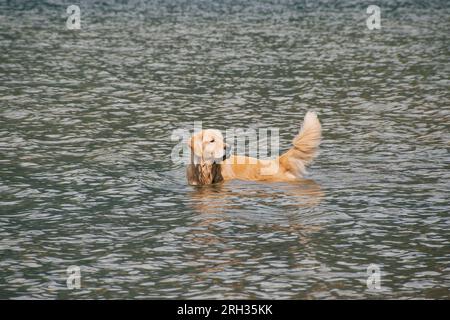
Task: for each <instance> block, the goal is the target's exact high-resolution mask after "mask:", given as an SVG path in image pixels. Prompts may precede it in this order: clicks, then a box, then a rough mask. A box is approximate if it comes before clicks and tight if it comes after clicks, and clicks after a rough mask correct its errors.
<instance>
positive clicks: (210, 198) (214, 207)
mask: <svg viewBox="0 0 450 320" xmlns="http://www.w3.org/2000/svg"><path fill="white" fill-rule="evenodd" d="M189 195H190V198H191V200H192V201H191V202H190V203H191V205H192V208H193V209H194V210H195V211H196V212H197V213H199V214H219V213H226V212H230V211H239V209H243V208H245V207H246V206H247V205H254V207H253V209H254V210H255V211H256V210H258V205H259V204H260V205H261V204H262V205H265V204H268V203H270V202H276V203H275V204H277V203H278V204H279V205H280V206H286V207H288V208H289V209H295V208H298V209H299V208H306V207H313V206H315V205H317V204H318V203H319V202H320V200H321V199H322V197H323V191H322V190H321V188H320V185H319V184H317V183H316V182H315V181H314V180H308V179H303V180H300V181H298V182H295V183H268V184H267V183H266V184H261V183H258V182H250V183H247V182H242V183H241V184H239V185H238V186H237V185H236V184H235V183H218V184H213V185H206V186H196V187H194V188H193V189H192V191H191V192H190V194H189Z"/></svg>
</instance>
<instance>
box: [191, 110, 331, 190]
mask: <svg viewBox="0 0 450 320" xmlns="http://www.w3.org/2000/svg"><path fill="white" fill-rule="evenodd" d="M321 131H322V129H321V125H320V122H319V120H318V118H317V115H316V114H315V113H314V112H310V111H309V112H307V113H306V115H305V119H304V121H303V125H302V127H301V129H300V131H299V133H298V134H297V136H296V137H295V138H294V140H293V141H292V147H291V148H290V149H289V150H288V151H287V152H285V153H284V154H282V155H281V156H279V157H277V158H275V159H271V160H262V159H256V158H251V157H246V156H239V155H238V156H230V157H229V158H227V159H225V158H226V153H227V151H228V150H229V146H228V145H227V144H226V143H225V142H224V141H223V136H222V134H221V133H220V131H218V130H212V129H208V130H202V131H201V132H199V133H197V134H195V135H194V136H192V137H191V139H190V141H189V146H190V148H191V163H190V164H189V165H188V167H187V180H188V183H189V184H191V185H204V184H213V183H217V182H221V181H226V180H232V179H240V180H252V181H267V182H274V181H296V180H298V179H301V178H302V176H303V174H304V172H305V166H306V165H308V164H309V163H311V161H312V160H313V159H314V158H315V157H316V155H317V152H318V148H319V144H320V140H321ZM222 158H223V159H222ZM222 160H223V161H222Z"/></svg>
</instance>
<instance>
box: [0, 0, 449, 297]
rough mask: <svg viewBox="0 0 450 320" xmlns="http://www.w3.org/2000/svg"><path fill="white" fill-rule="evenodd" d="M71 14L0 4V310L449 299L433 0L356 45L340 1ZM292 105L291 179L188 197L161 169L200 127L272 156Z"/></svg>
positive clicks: (445, 141) (439, 43)
mask: <svg viewBox="0 0 450 320" xmlns="http://www.w3.org/2000/svg"><path fill="white" fill-rule="evenodd" d="M70 4H71V3H70ZM68 5H69V4H68V3H67V2H65V1H46V2H40V1H6V2H4V1H1V2H0V298H16V299H17V298H34V299H44V298H45V299H46V298H49V299H55V298H56V299H62V298H64V299H67V298H78V299H85V298H147V299H149V298H150V299H153V298H163V299H170V298H183V299H191V298H211V299H215V298H244V299H246V298H257V299H260V298H268V299H280V298H286V299H306V298H308V299H324V298H326V299H329V298H340V299H342V298H377V299H392V298H402V299H404V298H447V299H448V298H450V293H449V288H450V266H449V264H450V250H449V249H450V247H449V240H450V236H449V228H450V219H449V211H450V204H449V192H450V183H449V179H450V172H449V168H450V157H449V146H450V145H449V141H450V134H449V132H450V130H449V129H450V125H449V124H450V95H449V87H450V80H449V74H450V64H449V59H450V47H449V44H450V41H449V40H450V39H449V38H450V33H449V30H450V6H449V4H448V2H447V1H444V0H442V1H423V2H421V1H386V0H385V1H377V5H379V6H380V8H381V19H382V20H381V30H373V31H370V30H368V28H367V27H366V22H365V21H366V18H367V16H368V15H367V14H366V8H367V5H368V3H365V2H359V1H320V2H311V1H305V0H302V1H260V2H258V1H255V0H251V1H200V0H195V1H181V0H180V1H157V2H156V1H148V2H145V1H78V5H79V6H80V9H81V29H80V30H67V29H66V19H67V14H66V8H67V6H68ZM307 110H315V111H317V113H318V114H319V118H320V120H321V122H322V125H323V143H322V146H321V153H320V155H319V157H318V158H317V160H316V161H315V162H314V163H313V165H312V166H311V167H310V168H309V170H308V172H309V173H308V175H307V177H306V178H307V179H308V180H307V181H303V182H300V183H298V184H282V183H275V184H260V183H250V182H245V183H244V182H239V181H233V182H229V183H225V184H223V185H220V186H214V187H204V188H200V189H195V188H193V187H190V186H188V185H187V184H186V181H185V175H184V168H183V166H182V165H180V164H176V163H173V162H172V160H171V158H170V154H171V151H172V149H173V147H174V146H175V144H176V142H174V141H172V140H171V139H170V137H171V134H172V132H173V130H175V129H178V128H183V127H185V126H189V125H192V124H193V122H194V121H200V120H201V121H203V126H204V127H211V128H217V129H220V130H226V129H227V128H243V129H247V128H267V127H275V128H279V130H280V144H281V147H282V150H286V149H287V148H289V145H290V141H291V139H292V137H293V135H294V134H295V133H296V132H297V130H298V129H299V127H300V124H301V121H302V119H303V116H304V114H305V113H306V111H307ZM370 264H376V265H378V266H379V268H380V271H381V289H380V290H369V289H368V288H367V286H366V279H367V277H368V275H367V267H368V266H369V265H370ZM73 265H75V266H78V267H80V268H81V287H80V288H79V289H73V290H69V289H68V288H67V286H66V279H67V273H66V270H67V268H68V267H69V266H73Z"/></svg>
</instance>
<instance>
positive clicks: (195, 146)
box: [188, 132, 203, 157]
mask: <svg viewBox="0 0 450 320" xmlns="http://www.w3.org/2000/svg"><path fill="white" fill-rule="evenodd" d="M202 140H203V134H202V133H201V132H199V133H197V134H194V135H193V136H192V137H191V138H190V139H189V140H188V145H189V147H190V148H191V151H192V153H193V154H195V155H196V156H198V157H202V154H203V148H202V146H203V141H202Z"/></svg>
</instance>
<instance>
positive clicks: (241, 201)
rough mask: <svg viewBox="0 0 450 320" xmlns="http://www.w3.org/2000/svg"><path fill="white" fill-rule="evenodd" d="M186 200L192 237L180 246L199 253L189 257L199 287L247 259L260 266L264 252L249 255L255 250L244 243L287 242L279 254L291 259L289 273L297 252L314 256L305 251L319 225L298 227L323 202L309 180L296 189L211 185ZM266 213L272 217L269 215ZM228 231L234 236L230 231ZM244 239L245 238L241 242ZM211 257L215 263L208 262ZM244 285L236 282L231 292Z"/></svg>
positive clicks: (294, 186)
mask: <svg viewBox="0 0 450 320" xmlns="http://www.w3.org/2000/svg"><path fill="white" fill-rule="evenodd" d="M189 195H190V201H189V202H190V204H191V206H192V208H193V209H194V211H195V212H196V213H197V215H195V216H194V217H192V219H193V220H194V221H193V224H192V225H191V226H192V230H193V231H192V232H191V233H190V235H189V236H188V239H185V241H190V242H191V244H192V245H193V246H197V247H200V248H202V249H199V250H196V251H195V253H192V254H194V256H195V257H191V259H194V261H200V262H202V264H203V266H202V267H200V268H199V270H198V273H197V276H196V277H197V280H198V281H203V280H206V278H209V277H215V275H214V274H215V273H217V272H220V271H223V270H225V269H228V268H233V269H234V268H239V269H240V268H242V266H243V265H244V264H245V263H246V262H248V260H249V259H251V260H255V261H258V260H260V259H261V260H264V257H263V256H262V255H263V254H264V250H262V251H261V252H259V250H257V251H256V252H254V251H252V247H254V246H250V245H249V243H247V244H246V241H252V242H255V243H258V241H261V242H262V243H263V244H262V246H267V245H268V243H267V242H265V241H264V240H259V238H258V236H259V235H263V236H264V235H271V234H279V235H278V236H276V237H281V238H280V241H284V240H285V241H286V251H285V252H284V253H283V254H287V255H288V256H291V257H292V259H289V261H290V263H291V265H290V267H292V268H297V267H298V265H297V262H296V259H295V256H296V255H297V254H298V252H299V247H301V248H302V249H303V250H305V251H307V252H314V250H312V249H310V248H309V246H310V244H309V242H310V239H311V234H312V233H314V232H317V231H319V230H320V229H321V227H320V225H318V224H311V223H306V224H305V223H302V217H301V216H302V210H304V211H305V212H306V211H310V209H312V208H313V207H315V206H317V205H318V204H319V203H320V201H321V199H322V198H323V196H324V194H323V191H322V190H321V188H320V186H319V185H318V184H317V183H316V182H314V181H313V180H302V181H299V182H298V183H273V184H259V183H257V182H251V183H242V184H241V183H238V184H235V183H230V184H229V183H223V184H214V185H207V186H199V187H194V188H193V189H192V191H191V192H190V194H189ZM271 208H273V209H275V210H276V211H274V212H271V211H270V210H271ZM280 208H282V210H279V209H280ZM259 210H261V212H259ZM247 213H249V214H248V215H247ZM241 228H242V229H241ZM233 229H234V230H236V231H231V230H233ZM241 230H242V231H241ZM246 233H247V234H249V237H246V236H245V234H246ZM239 239H242V241H240V240H239ZM288 239H289V240H288ZM291 239H293V240H291ZM296 243H297V244H296ZM269 247H270V246H269ZM206 249H207V250H206ZM305 251H304V252H305ZM211 254H212V255H211ZM215 255H217V256H218V258H217V259H211V257H214V256H215ZM212 260H213V262H211V261H212ZM203 261H204V262H203ZM207 261H209V262H207ZM243 285H244V283H241V281H238V283H234V284H233V287H235V286H238V287H239V286H243ZM233 289H237V288H233ZM233 291H234V290H233ZM236 291H237V292H239V290H236Z"/></svg>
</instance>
